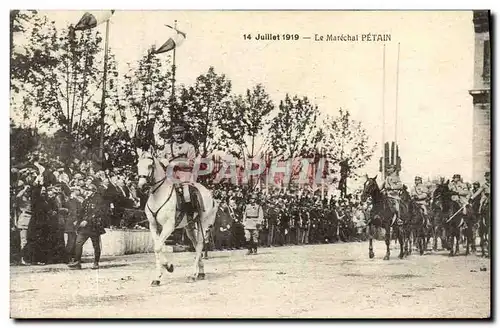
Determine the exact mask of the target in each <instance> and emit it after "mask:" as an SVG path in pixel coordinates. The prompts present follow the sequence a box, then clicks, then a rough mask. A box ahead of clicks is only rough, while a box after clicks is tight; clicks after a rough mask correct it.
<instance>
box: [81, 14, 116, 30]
mask: <svg viewBox="0 0 500 328" xmlns="http://www.w3.org/2000/svg"><path fill="white" fill-rule="evenodd" d="M114 12H115V11H114V10H103V11H87V12H86V13H85V14H83V16H82V18H80V21H78V23H77V24H76V25H75V30H76V31H84V30H88V29H91V28H94V27H96V26H97V25H99V24H101V23H104V22H106V21H108V20H109V19H110V18H111V16H112V15H113V13H114Z"/></svg>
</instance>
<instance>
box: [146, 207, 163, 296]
mask: <svg viewBox="0 0 500 328" xmlns="http://www.w3.org/2000/svg"><path fill="white" fill-rule="evenodd" d="M146 216H147V217H148V222H149V231H150V232H151V237H152V238H153V242H154V253H155V266H156V269H155V279H154V280H153V281H152V282H151V286H155V287H156V286H159V285H160V278H161V275H162V266H161V263H160V251H158V247H156V245H157V243H158V238H159V235H158V223H157V222H156V219H155V218H153V217H152V216H151V215H149V213H148V214H147V215H146Z"/></svg>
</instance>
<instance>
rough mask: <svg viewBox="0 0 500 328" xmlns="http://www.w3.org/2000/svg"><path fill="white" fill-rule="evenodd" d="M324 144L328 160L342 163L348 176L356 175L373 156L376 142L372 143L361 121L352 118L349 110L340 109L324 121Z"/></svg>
mask: <svg viewBox="0 0 500 328" xmlns="http://www.w3.org/2000/svg"><path fill="white" fill-rule="evenodd" d="M322 131H323V133H324V139H323V142H322V143H323V146H324V147H325V148H326V153H327V157H328V161H329V162H330V163H332V164H333V165H331V166H332V169H333V167H334V166H340V164H342V167H341V168H342V170H343V172H347V173H346V174H347V175H346V178H352V177H353V176H355V175H356V170H358V169H360V168H362V167H363V166H364V165H365V164H366V163H367V162H368V161H369V160H370V159H371V157H372V156H373V153H374V151H375V144H372V143H370V140H369V137H368V134H367V133H366V130H365V129H364V128H363V126H362V124H361V122H358V121H355V120H352V119H351V115H350V113H349V111H348V110H343V109H342V108H340V109H339V112H338V115H337V116H335V117H333V116H329V115H327V116H326V118H325V120H324V121H323V126H322Z"/></svg>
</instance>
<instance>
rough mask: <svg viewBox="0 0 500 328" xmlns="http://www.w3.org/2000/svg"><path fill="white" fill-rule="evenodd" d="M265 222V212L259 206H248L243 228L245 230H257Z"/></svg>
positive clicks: (244, 215)
mask: <svg viewBox="0 0 500 328" xmlns="http://www.w3.org/2000/svg"><path fill="white" fill-rule="evenodd" d="M263 221H264V210H263V209H262V206H260V205H258V204H248V205H247V206H246V208H245V212H244V214H243V226H244V227H245V229H257V225H258V224H262V222H263Z"/></svg>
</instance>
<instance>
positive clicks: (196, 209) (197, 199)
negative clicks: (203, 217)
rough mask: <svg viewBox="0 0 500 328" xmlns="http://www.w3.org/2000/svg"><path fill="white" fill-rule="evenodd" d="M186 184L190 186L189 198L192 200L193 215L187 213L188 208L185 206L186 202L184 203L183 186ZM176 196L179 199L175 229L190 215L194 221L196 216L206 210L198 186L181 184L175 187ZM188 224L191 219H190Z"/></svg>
mask: <svg viewBox="0 0 500 328" xmlns="http://www.w3.org/2000/svg"><path fill="white" fill-rule="evenodd" d="M184 184H189V196H190V199H191V204H192V206H193V209H192V213H188V212H186V206H185V201H184V193H183V190H182V189H183V186H184ZM175 196H176V197H177V209H176V213H175V227H177V226H179V225H180V224H181V222H182V220H183V219H184V217H187V216H188V215H192V218H191V219H193V220H194V218H195V216H196V215H198V217H199V215H200V213H201V212H203V211H204V210H205V208H204V206H203V198H202V197H201V194H200V191H199V190H198V188H196V186H194V185H192V184H191V183H189V182H182V183H179V184H176V185H175ZM188 223H190V222H189V218H188Z"/></svg>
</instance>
